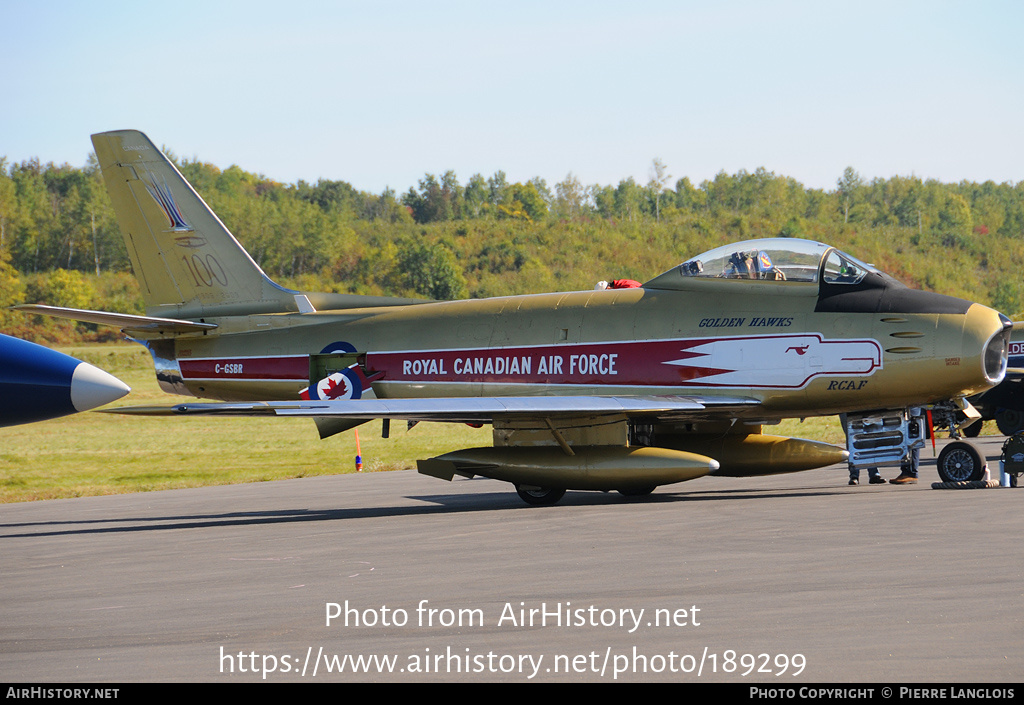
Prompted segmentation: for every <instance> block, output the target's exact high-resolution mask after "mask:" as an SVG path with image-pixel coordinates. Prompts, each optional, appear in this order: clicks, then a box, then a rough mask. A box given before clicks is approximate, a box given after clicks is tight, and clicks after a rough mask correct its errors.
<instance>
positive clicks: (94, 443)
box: [0, 345, 491, 502]
mask: <svg viewBox="0 0 1024 705" xmlns="http://www.w3.org/2000/svg"><path fill="white" fill-rule="evenodd" d="M62 352H66V353H68V354H70V355H74V356H75V357H77V358H79V359H81V360H85V361H87V362H91V363H93V364H96V365H97V366H99V367H101V368H102V369H105V370H107V371H109V372H111V373H112V374H114V375H116V376H117V377H118V378H120V379H122V380H123V381H124V382H125V383H126V384H128V385H129V386H130V387H131V388H132V392H131V394H129V395H128V396H127V397H125V398H124V399H121V400H119V401H118V402H115V403H114V404H112V405H111V406H124V405H129V404H130V405H142V404H146V405H150V404H161V405H170V404H174V403H176V402H179V401H182V400H183V398H182V397H177V396H172V395H168V394H165V393H163V392H162V391H160V388H159V387H158V385H157V383H156V378H155V376H154V374H153V366H152V362H151V361H150V359H149V355H148V354H147V353H146V352H145V350H143V349H142V348H141V347H138V346H134V345H131V346H130V345H103V346H91V347H87V346H75V347H70V348H62ZM358 430H359V440H360V445H361V450H362V457H363V472H378V471H383V470H396V469H402V468H411V467H414V466H415V461H416V459H417V458H427V457H430V456H432V455H437V454H439V453H444V452H447V451H449V450H455V449H457V448H465V447H470V446H481V445H490V442H491V434H490V429H489V427H485V428H483V429H473V428H470V427H468V426H464V425H461V424H430V423H421V424H419V425H417V426H416V427H415V428H413V429H411V430H408V431H407V430H406V425H405V424H404V423H392V424H391V438H388V439H384V438H381V423H380V422H379V421H377V422H371V423H368V424H364V425H363V426H360V427H359V429H358ZM355 455H356V450H355V433H354V432H353V431H346V432H345V433H341V434H338V435H337V436H333V437H331V438H328V439H327V440H323V441H321V440H320V438H319V436H318V435H317V432H316V428H315V426H314V425H313V422H312V421H311V420H309V419H276V418H275V419H270V418H267V419H264V418H258V419H257V418H254V419H247V418H161V417H142V416H116V415H111V414H101V413H95V412H88V413H84V414H74V415H72V416H65V417H63V418H60V419H54V420H52V421H44V422H41V423H35V424H25V425H22V426H11V427H8V428H0V502H23V501H30V500H36V499H53V498H58V497H81V496H86V495H100V494H118V493H126V492H145V491H150V490H161V489H172V488H181V487H200V486H206V485H221V484H231V483H238V482H261V481H265V480H280V479H285V478H292V477H308V476H311V475H331V474H337V473H346V472H355Z"/></svg>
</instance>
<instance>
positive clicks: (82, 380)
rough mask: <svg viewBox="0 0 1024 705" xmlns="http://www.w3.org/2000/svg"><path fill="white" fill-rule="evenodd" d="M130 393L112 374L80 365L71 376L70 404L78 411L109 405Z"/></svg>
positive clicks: (87, 365) (83, 364) (88, 365)
mask: <svg viewBox="0 0 1024 705" xmlns="http://www.w3.org/2000/svg"><path fill="white" fill-rule="evenodd" d="M130 391H132V390H131V389H130V388H129V387H128V385H127V384H125V383H124V382H122V381H121V380H119V379H118V378H117V377H115V376H114V375H112V374H109V373H107V372H104V371H103V370H101V369H100V368H98V367H93V366H92V365H90V364H89V363H88V362H83V363H81V364H80V365H79V366H78V367H76V368H75V371H74V373H73V374H72V375H71V403H72V404H73V405H74V407H75V408H76V409H77V410H78V411H88V410H89V409H95V408H96V407H97V406H103V405H104V404H109V403H110V402H112V401H114V400H115V399H120V398H121V397H123V396H124V395H125V394H127V393H128V392H130Z"/></svg>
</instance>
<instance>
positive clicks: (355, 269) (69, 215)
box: [0, 154, 1024, 337]
mask: <svg viewBox="0 0 1024 705" xmlns="http://www.w3.org/2000/svg"><path fill="white" fill-rule="evenodd" d="M169 156H170V158H171V159H172V161H174V162H175V164H176V165H177V166H178V168H179V169H180V170H181V172H182V173H183V175H184V176H185V178H187V179H188V180H189V181H190V182H191V183H192V184H193V186H195V188H196V190H197V191H198V192H199V193H200V194H201V195H202V196H203V198H204V199H205V200H206V201H207V203H208V204H209V205H210V206H211V208H213V210H214V211H215V212H217V214H218V215H219V216H220V218H221V220H222V221H224V223H225V224H226V225H227V226H228V228H229V229H230V230H231V231H232V232H233V233H234V234H235V236H236V237H237V238H238V239H239V241H240V242H241V243H242V244H243V246H244V247H245V248H246V249H247V250H248V251H249V252H250V254H251V255H252V256H253V258H254V259H255V260H256V262H257V263H258V264H259V265H260V266H261V267H262V268H263V269H264V270H265V271H266V272H267V273H268V274H269V275H270V276H271V277H273V278H275V279H277V280H279V281H281V283H283V284H285V285H286V286H292V287H295V288H300V289H308V290H328V291H339V292H351V293H366V294H377V295H395V296H423V297H428V298H438V299H447V298H464V297H482V296H495V295H506V294H514V293H527V292H534V291H545V290H557V289H580V288H590V287H592V286H593V283H594V282H595V281H597V280H600V279H609V278H621V277H626V278H632V279H638V280H640V281H644V280H645V279H648V278H651V277H653V276H655V275H657V274H658V273H660V272H661V271H664V270H665V269H667V268H669V267H670V266H672V265H673V264H676V263H678V262H679V261H681V260H683V259H685V258H687V257H690V256H692V255H694V254H697V253H699V252H700V251H702V250H705V249H708V248H710V247H714V246H717V245H719V244H724V243H726V242H728V241H730V240H736V239H746V238H754V237H774V236H780V237H799V238H810V239H815V240H821V241H824V242H828V243H830V244H834V245H836V246H837V247H840V248H842V249H845V250H848V251H850V252H851V254H854V255H856V256H858V257H860V258H861V259H865V260H867V261H870V262H873V263H874V264H876V265H878V266H879V267H880V268H882V269H885V270H886V271H889V272H890V273H892V274H894V275H895V276H897V277H898V278H900V279H902V280H903V281H905V282H906V283H907V284H909V285H911V286H915V287H918V288H923V289H929V290H933V291H940V292H942V293H947V294H952V295H956V296H962V297H964V298H970V299H973V300H978V301H982V302H983V303H988V304H992V305H994V306H995V307H996V308H999V309H1000V310H1002V311H1004V312H1007V313H1011V314H1012V313H1017V312H1018V311H1019V310H1020V309H1021V292H1020V287H1019V284H1018V280H1019V279H1020V274H1019V272H1020V271H1021V266H1022V265H1024V182H1020V183H1017V184H1012V183H1002V184H996V183H994V182H992V181H986V182H984V183H980V184H979V183H976V182H966V181H964V182H960V183H956V184H947V183H941V182H938V181H935V180H923V179H920V178H918V177H914V176H909V177H907V176H893V177H890V178H888V179H881V178H875V179H871V180H867V179H865V178H863V177H861V176H860V175H859V174H858V173H857V172H856V171H855V170H854V169H853V168H852V167H851V168H847V169H846V170H845V171H844V173H843V174H842V175H840V176H839V177H838V178H837V180H836V186H835V188H834V189H832V190H824V189H813V188H806V187H804V186H803V185H802V184H801V183H799V182H798V181H796V180H795V179H793V178H791V177H787V176H781V175H776V174H775V173H774V172H770V171H768V170H766V169H764V168H760V169H757V170H755V171H753V172H748V171H745V170H740V171H738V172H736V173H735V174H727V173H725V172H724V171H723V172H720V173H719V174H717V175H716V176H715V178H714V179H709V180H705V181H702V182H701V183H700V184H698V185H694V184H693V183H692V182H691V181H690V179H689V178H686V177H683V178H679V179H676V180H674V181H673V177H672V176H670V175H669V174H668V167H667V166H666V165H665V164H664V163H663V162H661V161H660V160H658V159H655V160H654V161H653V162H652V165H651V169H650V174H649V176H650V178H649V180H648V181H647V182H646V183H643V184H641V183H638V182H637V181H635V180H634V179H633V178H627V179H622V180H620V181H619V183H618V184H616V185H614V186H612V185H600V184H591V185H585V184H583V183H582V182H581V181H580V180H579V179H578V178H577V177H576V176H574V175H573V174H568V175H567V176H566V177H565V178H564V179H563V180H562V181H560V182H559V183H556V184H554V186H549V185H548V184H547V183H546V181H545V180H544V179H541V178H539V177H538V178H534V179H531V180H529V181H527V182H525V183H520V182H510V181H509V180H508V178H507V176H506V174H505V173H504V172H501V171H498V172H496V173H495V174H493V175H492V176H490V177H488V178H485V177H484V176H482V175H480V174H474V175H473V176H471V177H470V178H469V179H468V180H467V181H466V182H465V183H463V182H461V181H460V180H459V178H458V177H457V176H456V174H455V173H454V172H452V171H447V172H445V173H443V174H440V175H435V174H425V175H424V177H423V178H422V179H420V180H419V182H418V183H417V184H416V185H415V186H412V187H410V188H409V189H408V191H406V192H405V193H403V194H401V195H399V194H398V193H397V192H395V191H393V190H391V189H386V190H384V191H383V192H382V193H379V194H375V193H369V192H366V191H360V190H358V189H357V188H355V187H354V186H352V185H351V184H350V183H348V182H346V181H332V180H324V179H321V180H319V181H317V182H316V183H315V184H310V183H307V182H305V181H299V182H297V183H295V184H283V183H279V182H276V181H274V180H272V179H269V178H267V177H265V176H263V175H260V174H256V173H252V172H248V171H245V170H243V169H241V168H240V167H238V166H231V167H228V168H227V169H220V168H218V167H216V166H214V165H212V164H208V163H205V162H202V161H199V160H188V159H178V158H177V157H175V156H174V155H173V154H169ZM23 301H31V302H42V303H51V304H54V305H69V306H77V307H81V308H103V309H112V310H122V311H127V312H141V311H142V305H141V301H140V299H139V296H138V291H137V287H136V286H135V284H134V280H133V278H132V277H131V276H130V262H129V259H128V255H127V252H126V250H125V246H124V242H123V240H122V237H121V234H120V231H119V229H118V226H117V223H116V220H115V218H114V214H113V209H112V208H111V205H110V201H109V199H108V197H107V193H106V189H105V188H104V187H103V183H102V178H101V176H100V173H99V168H98V166H97V164H96V161H95V158H94V157H90V159H89V161H88V163H87V164H86V165H85V166H84V167H81V168H77V167H72V166H70V165H67V164H64V165H55V164H52V163H48V164H42V163H40V162H39V161H38V160H27V161H23V162H20V163H13V162H9V161H8V160H7V159H6V158H0V305H2V306H4V307H6V306H8V305H11V304H13V303H21V302H23ZM0 325H3V326H4V328H5V330H7V329H11V328H14V329H15V330H21V331H23V332H24V333H26V334H28V335H29V336H33V335H35V336H38V335H43V337H45V335H47V334H49V335H51V336H52V335H54V334H55V333H54V331H55V330H56V329H55V328H54V327H53V326H54V325H56V324H45V323H42V322H39V321H26V320H23V317H13V316H11V315H10V313H4V314H0ZM46 326H50V328H48V329H47V328H46ZM40 327H42V329H45V330H43V333H42V334H40V333H39V330H40ZM62 330H63V329H62ZM47 331H48V332H47ZM65 333H66V334H69V335H75V334H79V335H83V334H88V333H87V329H85V328H81V327H79V328H75V329H71V330H65Z"/></svg>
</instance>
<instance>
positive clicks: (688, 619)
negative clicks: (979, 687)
mask: <svg viewBox="0 0 1024 705" xmlns="http://www.w3.org/2000/svg"><path fill="white" fill-rule="evenodd" d="M980 440H981V445H982V447H983V450H984V451H985V453H986V455H987V456H988V457H989V458H990V467H991V468H992V474H993V477H994V478H998V463H997V462H993V461H992V460H991V459H997V458H998V455H999V448H1000V445H1001V442H1002V439H1001V438H990V439H980ZM923 455H924V456H925V460H924V461H923V463H922V472H921V475H922V479H921V482H920V483H919V484H917V485H914V486H903V487H897V486H893V485H876V486H869V485H861V486H859V487H848V486H847V485H846V471H845V468H844V467H840V466H833V467H831V468H825V469H822V470H815V471H811V472H805V473H798V474H794V475H782V476H775V477H766V478H757V479H747V478H702V479H699V480H695V481H692V482H688V483H684V484H680V485H675V486H670V487H662V488H659V489H658V490H657V491H656V492H655V493H654V494H653V495H652V496H651V497H648V498H645V499H643V500H635V499H634V500H627V499H624V498H622V497H620V496H619V495H617V494H609V495H604V494H599V493H586V492H569V493H568V494H567V495H566V497H565V499H563V500H562V502H561V503H560V504H558V505H556V506H553V507H529V506H526V505H525V504H523V503H522V502H521V501H520V500H519V498H518V497H517V496H516V494H515V493H514V491H511V487H510V486H509V485H505V484H503V483H499V482H495V481H491V480H482V479H481V480H459V481H456V482H453V483H445V482H443V481H439V480H436V479H433V478H429V477H425V476H420V475H418V474H416V473H415V472H411V471H408V472H392V473H379V474H367V475H342V476H331V477H320V478H308V479H301V480H289V481H284V482H267V483H261V484H252V485H235V486H227V487H213V488H205V489H196V490H175V491H166V492H152V493H145V494H134V495H120V496H109V497H90V498H81V499H72V500H55V501H45V502H34V503H24V504H9V505H2V506H0V590H2V596H3V597H2V601H0V654H2V657H0V681H18V682H58V681H59V682H64V683H100V682H131V681H199V682H239V681H250V680H257V681H258V680H264V679H265V680H266V681H268V682H281V681H306V682H326V681H397V682H432V681H505V682H527V681H575V682H584V681H585V682H612V681H613V680H618V681H635V680H644V681H676V682H715V681H727V682H732V683H753V682H757V683H762V684H774V685H776V686H785V687H789V686H793V685H796V684H804V683H807V682H812V683H822V682H828V683H838V682H872V683H887V682H892V683H906V682H926V683H938V682H942V683H957V682H959V683H1011V682H1019V681H1020V680H1021V679H1022V676H1024V665H1022V661H1021V656H1020V647H1021V643H1022V636H1024V620H1022V617H1021V609H1022V601H1021V597H1022V592H1024V588H1022V573H1024V561H1022V560H1021V551H1020V538H1019V535H1020V533H1021V529H1022V522H1021V519H1020V508H1021V506H1022V503H1024V492H1020V491H1018V490H1016V489H1004V488H996V489H984V490H942V491H940V490H933V489H931V486H930V483H931V482H932V481H937V480H938V478H937V475H936V473H935V469H934V460H933V459H931V452H930V450H929V451H928V452H926V453H924V454H923ZM883 474H884V475H885V476H886V477H892V476H895V474H896V472H895V471H893V470H889V471H888V472H885V473H883ZM863 479H865V480H866V475H865V477H864V478H863ZM346 604H347V607H348V609H347V610H346V609H345V608H346ZM332 605H337V607H332ZM421 608H422V609H421ZM530 610H533V611H534V612H533V620H532V624H531V622H530V617H531V614H530ZM545 610H546V611H547V613H548V614H547V615H546V616H545V615H544V614H543V612H544V611H545ZM641 610H642V612H641ZM331 611H334V612H336V613H337V614H338V616H337V617H335V618H334V619H332V620H331V621H330V624H328V613H329V612H331ZM346 615H347V617H346ZM346 619H347V621H348V623H347V624H346ZM524 622H525V623H524ZM659 622H660V623H659ZM353 657H362V658H363V659H369V661H367V660H363V661H362V662H353V661H352V660H349V659H351V658H353ZM385 657H387V658H390V659H393V660H392V661H391V662H390V664H391V665H389V664H388V662H385V661H383V660H382V659H383V658H385ZM335 659H337V660H336V661H335ZM374 659H376V660H374ZM338 667H342V668H344V671H343V672H338ZM314 670H315V672H316V673H315V675H314ZM794 674H795V675H794Z"/></svg>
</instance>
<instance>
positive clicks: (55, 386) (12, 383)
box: [0, 335, 131, 426]
mask: <svg viewBox="0 0 1024 705" xmlns="http://www.w3.org/2000/svg"><path fill="white" fill-rule="evenodd" d="M130 391H131V389H129V388H128V385H126V384H125V383H124V382H122V381H121V380H119V379H117V378H116V377H114V376H113V375H111V374H108V373H106V372H104V371H103V370H101V369H99V368H97V367H94V366H92V365H90V364H89V363H87V362H82V361H81V360H76V359H75V358H73V357H70V356H68V355H64V354H63V353H59V352H57V351H55V350H50V349H49V348H44V347H43V346H41V345H36V344H34V343H29V342H27V341H24V340H19V339H18V338H11V337H9V336H6V335H0V426H13V425H15V424H22V423H30V422H32V421H42V420H44V419H52V418H56V417H58V416H65V415H67V414H73V413H75V412H76V411H86V410H88V409H94V408H96V407H97V406H103V405H104V404H109V403H110V402H112V401H114V400H115V399H120V398H121V397H123V396H124V395H125V394H127V393H128V392H130Z"/></svg>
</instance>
